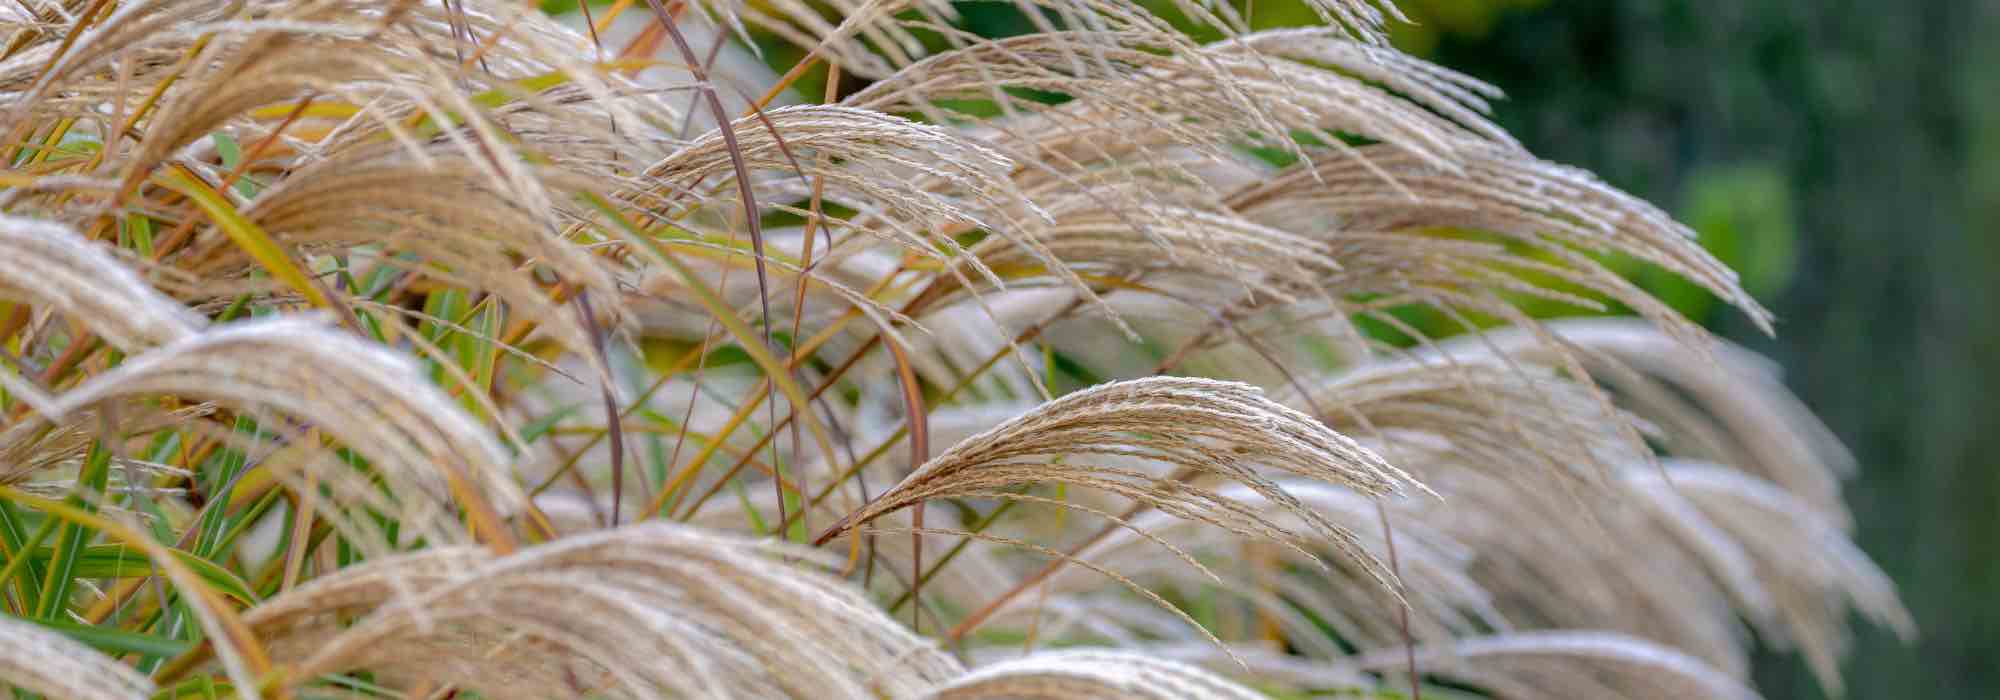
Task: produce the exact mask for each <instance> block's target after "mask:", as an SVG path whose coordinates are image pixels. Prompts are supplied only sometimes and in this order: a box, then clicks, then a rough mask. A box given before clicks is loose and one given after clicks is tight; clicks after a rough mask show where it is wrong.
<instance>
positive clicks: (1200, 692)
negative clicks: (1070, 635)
mask: <svg viewBox="0 0 2000 700" xmlns="http://www.w3.org/2000/svg"><path fill="white" fill-rule="evenodd" d="M922 697H923V698H925V699H926V700H1085V699H1089V700H1260V699H1261V698H1263V697H1264V696H1262V695H1260V694H1258V693H1257V692H1256V691H1254V690H1251V689H1249V688H1246V687H1243V686H1241V685H1237V684H1236V683H1234V682H1231V681H1229V680H1227V679H1224V678H1222V677H1220V676H1216V675H1214V674H1211V673H1209V672H1207V671H1203V670H1201V669H1199V668H1195V667H1193V666H1188V665H1185V664H1181V663H1176V662H1173V661H1166V660H1163V659H1157V658H1153V657H1150V656H1144V655H1140V654H1134V653H1129V652H1120V651H1107V650H1089V649H1085V650H1066V651H1051V652H1042V653H1039V654H1034V655H1030V656H1025V657H1022V658H1018V659H1013V660H1009V661H1003V662H1000V663H996V664H993V665H991V666H986V667H984V668H980V669H978V670H975V671H972V672H971V673H967V674H965V675H964V676H962V677H959V678H956V679H953V680H952V681H950V682H947V683H944V684H942V685H940V686H938V687H937V688H935V689H933V690H931V691H930V692H929V693H926V694H924V695H923V696H922Z"/></svg>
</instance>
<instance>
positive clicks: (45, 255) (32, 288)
mask: <svg viewBox="0 0 2000 700" xmlns="http://www.w3.org/2000/svg"><path fill="white" fill-rule="evenodd" d="M0 299H11V300H14V301H22V302H27V303H30V304H37V305H46V306H47V307H48V308H50V309H53V310H56V311H59V312H61V313H63V314H65V315H68V316H70V317H71V318H72V319H73V320H75V321H77V322H79V323H82V324H85V325H86V326H87V327H89V328H90V329H91V331H92V332H94V333H96V334H98V335H99V336H102V337H103V338H104V339H105V341H106V342H109V343H111V344H112V345H113V346H115V347H117V348H119V349H121V350H125V351H128V352H131V351H138V350H142V349H144V348H147V347H150V346H154V345H162V344H166V343H170V342H173V341H176V340H179V339H181V338H184V337H186V336H188V335H189V334H192V333H194V332H195V331H196V330H197V329H199V328H201V327H202V326H203V325H206V323H207V321H206V320H205V319H203V318H202V317H200V316H197V315H195V314H194V313H192V312H189V311H188V310H187V309H185V308H183V307H181V305H180V304H178V303H175V302H174V301H173V300H171V299H168V298H166V297H165V296H164V295H162V294H160V293H159V292H158V291H155V290H154V289H153V288H152V286H151V285H148V284H147V283H146V281H145V280H142V279H140V278H139V276H138V275H137V274H134V273H133V272H132V269H131V268H130V267H128V266H127V265H126V264H125V263H122V262H120V261H119V260H118V259H117V258H115V257H112V255H111V254H110V253H108V252H106V251H105V249H104V248H103V247H100V246H99V245H98V244H96V243H94V242H91V241H88V240H85V239H84V238H83V237H82V236H79V235H77V233H76V232H75V231H74V230H72V229H70V228H69V227H67V226H64V225H62V224H58V223H55V222H50V221H37V220H34V219H26V218H21V217H15V216H0Z"/></svg>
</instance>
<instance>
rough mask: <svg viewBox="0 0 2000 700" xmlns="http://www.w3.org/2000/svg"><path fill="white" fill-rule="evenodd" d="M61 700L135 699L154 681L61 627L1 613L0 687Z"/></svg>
mask: <svg viewBox="0 0 2000 700" xmlns="http://www.w3.org/2000/svg"><path fill="white" fill-rule="evenodd" d="M4 688H13V689H16V690H21V691H27V692H30V693H39V694H41V695H43V696H46V697H50V698H64V699H65V700H139V699H140V698H147V697H151V696H152V694H153V682H152V681H150V680H148V679H147V678H146V677H145V676H144V675H141V674H140V673H139V672H138V671H137V670H135V669H133V668H132V667H131V666H127V665H125V664H123V663H120V662H119V661H118V660H117V659H113V658H111V657H109V656H105V655H103V654H100V653H97V651H96V650H94V649H91V648H90V647H86V646H84V645H82V644H80V643H78V642H76V641H75V640H72V639H70V638H69V637H66V636H63V635H62V634H61V633H58V632H56V631H55V630H51V629H49V628H46V627H42V626H40V625H36V624H34V623H31V622H27V621H24V620H19V619H15V618H12V617H9V616H5V615H0V689H4Z"/></svg>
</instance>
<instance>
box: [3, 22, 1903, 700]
mask: <svg viewBox="0 0 2000 700" xmlns="http://www.w3.org/2000/svg"><path fill="white" fill-rule="evenodd" d="M558 4H560V3H558ZM975 7H980V8H981V9H982V10H984V11H990V10H991V9H992V8H994V7H996V6H995V5H990V4H989V5H985V6H983V7H982V6H978V5H967V4H961V3H950V2H943V1H942V0H865V1H860V2H856V1H851V0H831V1H830V2H825V3H812V4H809V3H800V2H788V1H781V2H758V3H745V4H734V3H701V4H685V3H680V2H675V3H662V2H657V1H653V0H648V1H647V2H642V3H634V2H630V1H629V0H620V1H619V2H616V3H612V4H610V5H608V6H606V5H599V6H597V7H581V8H568V9H570V10H571V11H572V14H570V15H569V17H570V18H569V19H568V20H557V19H552V18H551V16H549V15H547V14H544V12H543V8H538V7H533V6H527V5H522V4H519V3H514V2H506V1H503V0H456V1H453V0H444V1H443V2H431V1H429V0H17V1H16V2H12V3H8V4H6V5H0V21H4V22H5V26H4V28H0V40H4V45H0V158H4V166H5V170H4V171H0V344H3V345H4V353H0V554H4V565H0V605H4V608H5V613H6V615H5V617H4V618H0V684H5V685H11V686H12V687H13V688H15V689H16V690H15V692H16V693H17V696H19V695H34V694H39V695H41V696H45V697H51V698H88V699H97V698H105V699H111V698H147V697H224V696H232V695H233V696H242V697H260V696H263V697H378V696H379V697H407V698H447V697H485V698H514V697H520V698H550V697H638V698H675V697H742V698H770V697H796V698H1160V699H1170V698H1255V697H1283V698H1295V697H1307V696H1320V695H1331V696H1340V697H1357V696H1370V697H1409V696H1430V697H1509V698H1527V697H1573V698H1612V697H1621V698H1692V697H1715V698H1747V697H1754V696H1755V692H1754V691H1753V690H1752V689H1751V688H1750V687H1748V685H1747V684H1746V680H1745V679H1746V677H1747V665H1748V657H1749V655H1750V652H1751V651H1752V649H1753V648H1755V647H1756V646H1759V645H1762V646H1766V647H1770V648H1775V649H1781V650H1793V651H1796V652H1797V653H1798V654H1800V655H1801V656H1803V658H1804V660H1805V661H1806V662H1807V663H1808V664H1809V665H1810V666H1811V668H1812V669H1813V670H1814V671H1815V672H1816V673H1817V674H1818V676H1819V679H1820V681H1821V683H1822V684H1823V685H1824V686H1825V687H1826V688H1827V689H1828V690H1830V691H1838V689H1839V688H1840V674H1839V664H1840V662H1841V660H1842V656H1843V654H1844V652H1845V650H1846V647H1847V644H1848V639H1849V624H1850V616H1851V613H1855V612H1858V613H1859V614H1860V615H1861V616H1862V617H1865V618H1867V619H1868V620H1870V621H1872V622H1873V623H1879V624H1883V625H1887V626H1889V627H1891V628H1893V629H1895V630H1896V631H1898V632H1902V633H1904V634H1909V633H1911V629H1910V628H1911V624H1910V621H1909V619H1908V615H1907V614H1906V613H1905V612H1904V610H1903V608H1902V607H1901V605H1900V604H1899V603H1898V601H1897V599H1896V595H1895V593H1894V591H1893V590H1892V588H1891V586H1890V584H1889V582H1888V581H1887V579H1886V578H1885V577H1884V576H1883V574H1882V572H1881V571H1879V570H1878V569H1877V568H1876V567H1875V566H1874V565H1873V564H1872V563H1870V561H1869V560H1868V559H1867V557H1865V556H1864V555H1863V554H1862V553H1861V552H1860V551H1859V550H1858V549H1856V548H1855V546H1854V545H1853V544H1852V542H1851V541H1850V539H1849V533H1850V531H1851V529H1852V528H1853V525H1854V523H1853V522H1852V520H1851V518H1850V517H1849V514H1848V512H1847V511H1846V509H1845V508H1844V506H1843V503H1842V500H1841V494H1840V484H1841V480H1842V478H1843V477H1845V476H1847V475H1848V474H1849V473H1850V472H1851V471H1852V469H1853V468H1854V465H1853V463H1852V461H1851V460H1850V459H1849V457H1848V455H1847V454H1846V453H1845V452H1843V451H1842V449H1841V447H1840V446H1839V445H1838V444H1837V443H1836V442H1835V441H1834V440H1833V439H1832V438H1831V437H1830V436H1829V435H1828V434H1827V433H1826V431H1825V429H1824V428H1823V427H1822V426H1821V425H1820V424H1819V423H1818V422H1817V421H1815V420H1814V419H1813V417H1812V416H1811V415H1810V414H1809V413H1807V412H1806V411H1805V410H1804V409H1803V408H1802V407H1801V406H1800V405H1799V404H1798V403H1797V402H1796V401H1795V400H1794V399H1793V398H1792V397H1791V396H1790V395H1788V394H1787V393H1786V391H1785V390H1784V389H1783V387H1782V385H1781V384H1780V383H1779V381H1778V380H1777V379H1776V378H1775V371H1774V370H1773V368H1771V367H1769V366H1767V365H1766V364H1765V363H1763V362H1762V361H1760V360H1759V359H1758V358H1755V357H1751V356H1747V355H1746V354H1745V353H1744V352H1742V351H1740V350H1739V349H1736V348H1733V347H1730V346H1726V345H1724V344H1722V343H1720V342H1718V341H1717V340H1715V339H1713V338H1711V337H1710V336H1709V335H1708V334H1707V333H1706V332H1705V331H1704V330H1703V329H1702V328H1701V327H1699V326H1697V325H1695V324H1692V323H1690V322H1689V321H1687V320H1685V319H1683V318H1681V317H1680V316H1678V315H1677V314H1676V313H1675V312H1674V311H1673V310H1672V309H1671V308H1669V307H1668V306H1666V305H1664V304H1663V303H1661V302H1659V301H1657V300H1656V299H1654V298H1653V297H1652V296H1650V295H1649V294H1648V293H1647V292H1646V291H1644V290H1643V289H1642V288H1640V287H1639V286H1636V285H1635V284H1634V283H1633V282H1631V281H1628V280H1627V279H1626V278H1625V277H1623V276H1621V275H1620V274H1618V273H1617V272H1616V270H1622V269H1633V267H1632V266H1634V265H1639V266H1652V267H1657V268H1660V269H1664V270H1665V271H1668V272H1671V273H1674V274H1676V275H1678V276H1680V277H1682V278H1685V279H1687V280H1689V281H1691V282H1693V283H1695V284H1697V285H1699V286H1700V287H1702V288H1705V289H1706V290H1708V291H1709V292H1710V293H1713V294H1714V295H1716V296H1717V297H1719V298H1720V299H1722V300H1724V301H1726V302H1728V303H1730V304H1732V305H1734V306H1735V307H1736V308H1737V309H1739V310H1740V311H1741V312H1742V313H1743V314H1746V315H1747V316H1748V317H1749V318H1750V319H1751V320H1753V321H1755V322H1757V323H1758V324H1761V325H1764V326H1765V327H1766V328H1768V327H1769V323H1770V317H1769V314H1768V313H1766V311H1765V310H1764V309H1763V308H1761V307H1760V306H1758V304H1757V302H1756V301H1755V300H1753V299H1751V298H1750V297H1749V296H1748V295H1747V294H1746V293H1745V292H1744V291H1743V289H1742V288H1741V287H1739V286H1738V284H1737V282H1736V278H1735V276H1734V275H1733V274H1732V273H1731V272H1730V271H1729V270H1728V269H1726V268H1725V267H1724V266H1723V265H1721V264H1719V263H1718V262H1717V261H1716V260H1715V259H1714V258H1712V257H1710V256H1709V255H1708V254H1707V253H1705V252H1704V251H1703V249H1702V248H1701V247H1700V246H1699V245H1698V244H1697V243H1696V241H1695V240H1693V236H1692V233H1691V232H1690V231H1689V230H1688V229H1687V228H1685V227H1683V226H1681V225H1679V224H1677V223H1675V222H1674V221H1672V220H1671V219H1670V218H1669V217H1668V216H1667V215H1665V214H1664V213H1662V212H1661V211H1659V210H1658V209H1655V208H1654V207H1652V206H1650V205H1648V204H1646V203H1645V202H1642V201H1639V200H1636V199H1634V198H1633V197H1631V196H1628V195H1626V194H1623V193H1621V192H1619V191H1617V190H1615V189H1613V188H1611V187H1608V186H1606V185H1604V184H1603V183H1601V182H1598V181H1597V180H1595V179H1593V178H1592V177H1591V176H1590V175H1589V174H1588V173H1584V172H1579V171H1577V170H1574V169H1570V168H1566V167H1563V166H1560V165H1557V164H1553V163H1548V162H1545V161H1542V160H1538V159H1537V158H1536V157H1535V156H1533V155H1532V154H1530V153H1528V152H1526V151H1525V150H1523V148H1522V147H1521V146H1520V145H1519V144H1518V143H1516V142H1514V141H1513V140H1511V139H1510V138H1509V137H1508V136H1507V134H1506V133H1504V132H1503V131H1501V130H1500V129H1498V128H1496V127H1495V126H1494V125H1493V124H1491V123H1490V122H1488V121H1487V120H1486V118H1485V116H1484V114H1485V112H1486V109H1487V101H1488V100H1489V99H1493V98H1495V97H1497V95H1496V94H1495V91H1494V90H1492V89H1491V88H1489V87H1487V86H1485V85H1482V84H1481V83H1479V82H1478V81H1476V80H1473V79H1471V78H1469V77H1467V76H1465V75H1462V74H1460V73H1456V72H1453V71H1451V70H1449V69H1446V68H1442V67H1439V66H1435V65H1431V64H1429V63H1425V62H1423V61H1420V60H1417V59H1414V58H1411V57H1409V56H1406V55H1403V54H1400V53H1398V52H1396V51H1395V50H1393V49H1391V48H1388V47H1387V46H1386V44H1385V43H1384V40H1383V36H1384V35H1383V32H1384V27H1385V24H1386V23H1390V22H1395V21H1399V20H1400V16H1399V15H1398V14H1397V13H1396V11H1395V9H1394V8H1393V7H1391V6H1389V5H1387V4H1377V3H1375V2H1370V1H1369V0H1310V2H1309V4H1308V5H1306V7H1307V8H1309V9H1310V10H1311V12H1312V13H1316V16H1317V17H1318V18H1319V19H1320V21H1321V26H1316V27H1306V28H1292V29H1276V30H1259V31H1252V30H1251V29H1249V26H1250V22H1249V21H1248V20H1247V19H1246V14H1247V13H1248V12H1249V8H1248V4H1247V3H1245V4H1243V5H1237V4H1232V3H1213V2H1197V1H1192V0H1175V1H1174V2H1153V3H1133V2H1130V1H1129V0H1017V1H1016V2H1013V3H1011V4H1003V5H997V7H998V8H1000V9H1002V10H1006V11H1009V12H1014V13H1016V16H1017V17H1018V18H1019V19H1020V27H1021V28H1022V33H1019V34H1017V35H1014V36H1007V37H1004V38H992V37H989V36H982V35H979V34H975V33H973V32H971V31H970V30H968V28H967V27H968V26H969V25H968V24H967V22H966V21H965V20H964V19H963V18H962V17H961V15H960V12H961V11H967V12H969V11H971V10H972V9H973V8H975ZM1306 16H1312V15H1311V14H1308V15H1306ZM565 21H567V22H568V23H567V24H565V23H564V22H565ZM753 37H754V38H757V40H761V41H764V42H765V43H764V45H763V46H762V50H764V51H767V52H781V51H788V50H789V51H794V52H795V53H796V54H797V55H801V56H802V57H803V58H801V59H800V60H798V61H797V62H796V64H795V67H794V68H792V69H791V70H790V71H789V72H784V73H782V74H776V73H775V72H773V73H762V74H760V73H758V72H757V70H756V69H757V68H758V67H760V66H762V65H763V64H761V63H759V62H757V61H755V60H748V61H746V60H743V58H742V57H743V56H746V55H749V54H748V51H749V49H750V47H751V46H752V43H750V42H751V41H752V39H753ZM774 37H775V39H776V40H778V41H779V43H773V38H774ZM783 42H789V43H790V44H791V45H795V46H796V48H795V49H787V48H785V45H784V44H783ZM774 55H776V54H774ZM745 66H749V68H747V69H746V68H744V67H745ZM801 85H812V86H814V87H813V89H809V90H802V89H800V86H801ZM805 93H810V94H805ZM1605 312H1613V313H1611V314H1610V315H1607V314H1606V313H1605ZM1564 315H1569V316H1574V317H1575V318H1571V319H1567V320H1564V319H1561V318H1560V317H1561V316H1564ZM1618 316H1622V317H1623V320H1618V318H1616V317H1618Z"/></svg>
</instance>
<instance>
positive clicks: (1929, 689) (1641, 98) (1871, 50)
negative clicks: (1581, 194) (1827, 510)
mask: <svg viewBox="0 0 2000 700" xmlns="http://www.w3.org/2000/svg"><path fill="white" fill-rule="evenodd" d="M1402 5H1403V6H1404V7H1405V8H1406V10H1408V11H1409V12H1410V13H1411V14H1412V16H1413V17H1415V18H1416V19H1417V20H1418V22H1419V23H1420V25H1419V26H1417V27H1410V28H1405V30H1404V31H1402V32H1401V35H1400V36H1399V37H1398V40H1399V42H1401V44H1402V45H1403V47H1404V48H1405V49H1406V50H1409V51H1412V52H1415V53H1418V54H1421V55H1425V56H1427V57H1429V58H1432V59H1434V60H1436V61H1438V62H1440V63H1443V64H1445V65H1448V66H1451V67H1453V68H1457V69H1459V70H1462V71H1465V72H1468V73H1471V74H1473V75H1475V76H1478V77H1480V78H1482V79H1485V80H1487V81H1489V82H1492V83H1494V84H1496V85H1498V86H1500V87H1501V88H1503V89H1505V90H1506V91H1507V93H1508V96H1509V99H1508V100H1506V101H1505V102H1503V103H1501V104H1499V105H1498V106H1497V118H1498V121H1499V122H1500V123H1501V124H1502V125H1504V126H1506V127H1507V128H1508V129H1509V130H1510V131H1512V132H1513V133H1514V134H1515V135H1516V136H1518V137H1519V138H1520V139H1521V140H1522V141H1523V142H1524V143H1525V144H1526V145H1527V146H1528V147H1529V148H1531V149H1532V150H1533V151H1535V152H1536V153H1538V154H1541V155H1542V156H1544V157H1548V158H1551V159H1553V160H1557V161H1562V162H1566V163H1571V164H1574V165H1579V166H1582V167H1586V168H1589V169H1591V170H1593V171H1596V172H1597V173H1598V174H1599V175H1600V176H1602V177H1603V178H1605V179H1606V180H1608V181H1610V182H1611V183H1612V184H1615V185H1617V186H1619V187H1621V188H1624V189H1626V190H1628V191H1631V192H1633V193H1635V194H1638V195H1639V196H1642V197H1645V198H1646V199H1648V200H1651V201H1653V202H1655V203H1657V204H1659V205H1661V206H1662V207H1665V208H1666V209H1668V210H1669V211H1672V212H1674V213H1675V214H1676V215H1678V216H1679V217H1680V219H1681V220H1682V221H1685V222H1687V223H1689V224H1690V225H1692V226H1694V227H1695V228H1697V229H1698V230H1700V231H1701V233H1702V235H1703V240H1704V242H1705V243H1706V244H1708V245H1710V246H1711V249H1712V250H1714V251H1715V252H1716V253H1718V254H1719V255H1720V256H1721V257H1723V258H1724V259H1725V260H1728V261H1729V262H1730V263H1731V264H1732V265H1734V266H1735V267H1736V268H1737V269H1738V270H1741V271H1743V273H1744V274H1745V277H1746V281H1747V282H1748V283H1749V285H1750V288H1751V290H1752V291H1753V292H1754V293H1756V294H1757V295H1758V297H1759V298H1760V299H1763V300H1764V301H1765V302H1766V303H1767V304H1768V305H1770V306H1771V308H1772V310H1773V311H1774V312H1776V313H1777V315H1778V318H1779V325H1778V335H1777V337H1776V338H1768V337H1764V336H1763V335H1762V334H1761V333H1759V332H1757V331H1756V330H1755V329H1753V328H1751V327H1749V325H1748V324H1747V323H1745V322H1744V321H1743V319H1742V318H1741V317H1740V316H1735V315H1732V314H1731V313H1728V312H1727V311H1726V310H1724V309H1719V308H1715V309H1710V308H1709V307H1708V306H1707V305H1705V304H1704V303H1703V302H1702V301H1700V300H1699V299H1698V298H1697V299H1696V300H1695V301H1693V302H1691V304H1692V305H1690V303H1689V302H1683V308H1684V309H1687V310H1690V311H1691V312H1693V313H1696V314H1701V316H1700V317H1701V318H1702V319H1703V320H1704V321H1706V322H1707V323H1708V324H1709V325H1710V327H1712V328H1714V329H1715V330H1717V331H1718V332H1721V333H1722V334H1724V335H1726V336H1728V337H1729V338H1731V339H1733V340H1735V341H1737V342H1740V343H1743V344H1745V345H1748V346H1750V347H1752V348H1755V349H1757V350H1760V351H1762V352H1764V353H1765V354H1768V355H1770V356H1772V357H1773V358H1775V359H1777V360H1778V361H1779V362H1780V363H1781V364H1782V365H1783V366H1784V367H1785V370H1786V376H1787V379H1788V383H1789V384H1790V385H1791V386H1792V388H1793V390H1794V391H1797V392H1798V393H1799V395H1800V396H1801V397H1803V398H1804V400H1805V402H1806V403H1807V404H1808V405H1810V406H1812V408H1813V409H1814V410H1815V411H1816V412H1818V414H1819V415H1820V417H1821V418H1822V419H1824V420H1825V421H1826V422H1827V423H1828V424H1829V425H1831V426H1832V428H1833V430H1834V432H1835V433H1837V434H1838V435H1840V437H1841V438H1843V439H1844V440H1846V442H1847V444H1848V446H1849V447H1850V448H1852V449H1853V450H1854V451H1855V453H1856V455H1857V457H1858V458H1859V460H1860V462H1861V465H1862V474H1861V476H1860V477H1859V478H1858V479H1856V480H1855V481H1853V482H1851V483H1850V485H1849V487H1848V490H1847V498H1848V502H1849V503H1850V505H1852V507H1853V508H1854V511H1855V515H1856V518H1857V520H1858V521H1859V522H1860V530H1859V539H1860V542H1861V544H1862V546H1863V548H1865V549H1866V550H1867V551H1868V552H1869V553H1870V554H1872V555H1873V556H1874V557H1875V558H1876V560H1877V561H1879V562H1880V563H1881V564H1882V566H1883V567H1885V568H1886V569H1888V571H1889V573H1890V574H1891V575H1892V576H1894V577H1895V579H1896V582H1897V583H1898V584H1899V585H1900V588H1901V591H1902V593H1903V596H1904V600H1905V601H1906V602H1907V603H1908V604H1909V606H1910V608H1911V610H1912V611H1913V612H1914V613H1915V615H1916V617H1917V620H1918V623H1919V624H1920V625H1921V627H1922V637H1921V638H1920V639H1919V640H1917V641H1916V643H1914V644H1911V645H1904V644H1902V643H1900V642H1899V641H1898V640H1896V639H1895V638H1894V637H1893V636H1892V635H1889V634H1888V633H1886V632H1884V631H1882V630H1876V629H1867V630H1866V631H1864V632H1863V636H1862V637H1861V639H1860V640H1859V643H1858V644H1857V647H1856V649H1855V652H1854V654H1853V655H1852V656H1851V657H1850V658H1849V660H1848V663H1847V680H1848V686H1849V687H1848V696H1850V697H1855V698H1932V697H1936V698H1995V697H2000V416H1996V414H1995V412H1994V407H1995V406H2000V232H1996V230H1995V229H1996V228H2000V2H1996V1H1994V0H1904V1H1901V2H1857V1H1853V0H1832V1H1829V0H1732V1H1724V0H1539V1H1537V0H1525V1H1524V0H1421V1H1415V0H1403V2H1402ZM1757 685H1758V687H1759V689H1760V690H1762V691H1764V693H1765V694H1766V696H1767V697H1770V698H1774V699H1778V698H1820V697H1824V694H1823V693H1822V692H1821V691H1820V690H1819V688H1818V687H1817V686H1815V685H1814V683H1813V682H1812V680H1811V679H1810V678H1808V677H1807V676H1806V674H1805V672H1804V670H1803V668H1802V667H1801V666H1800V665H1799V664H1798V663H1797V662H1796V661H1794V660H1793V659H1792V658H1790V657H1786V656H1779V655H1768V654H1767V655H1766V657H1765V658H1764V659H1762V660H1761V661H1760V663H1759V664H1758V671H1757Z"/></svg>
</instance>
